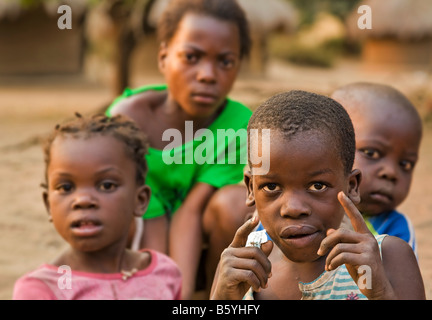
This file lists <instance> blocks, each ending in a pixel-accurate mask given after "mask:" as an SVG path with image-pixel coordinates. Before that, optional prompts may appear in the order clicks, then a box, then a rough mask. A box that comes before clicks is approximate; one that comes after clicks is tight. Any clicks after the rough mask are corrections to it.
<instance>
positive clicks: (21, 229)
mask: <svg viewBox="0 0 432 320" xmlns="http://www.w3.org/2000/svg"><path fill="white" fill-rule="evenodd" d="M360 80H362V81H373V82H382V83H387V84H390V85H393V86H395V87H396V88H398V89H400V90H401V91H402V92H404V93H405V94H407V95H408V96H409V97H414V98H415V99H417V100H416V101H418V102H419V103H420V102H421V108H420V107H419V110H420V112H421V113H422V114H425V111H426V109H427V107H425V106H427V103H426V102H425V100H424V99H427V98H428V94H425V93H428V92H432V78H431V77H430V76H429V74H427V73H425V72H422V71H416V70H404V71H403V70H399V71H388V70H381V71H376V70H375V71H371V70H369V71H368V70H366V69H364V68H363V67H362V65H361V64H360V63H359V62H357V61H352V60H342V61H340V62H339V63H338V64H337V65H336V66H335V67H334V68H332V69H316V68H308V67H298V66H293V65H288V64H284V63H281V62H277V61H273V62H271V64H270V65H269V69H268V74H267V76H266V77H261V78H258V77H244V76H243V77H241V78H240V79H239V81H238V82H237V83H236V85H235V87H234V89H233V91H232V93H231V97H233V98H235V99H238V100H240V101H243V102H244V103H246V104H248V105H249V106H251V107H252V108H253V107H255V106H257V105H258V104H259V103H260V102H262V101H263V100H265V99H266V98H268V97H269V96H271V95H272V94H275V93H277V92H280V91H285V90H290V89H304V90H310V91H314V92H318V93H323V94H329V93H330V92H331V91H332V90H333V89H334V88H336V87H337V86H339V85H343V84H346V83H349V82H352V81H360ZM161 81H162V78H160V76H159V75H154V74H152V75H147V76H143V75H140V76H135V77H134V82H133V85H143V84H149V83H155V82H161ZM111 99H112V95H111V93H110V91H109V90H108V89H107V88H106V87H105V86H103V85H98V84H94V83H90V82H89V81H87V80H85V79H83V77H81V76H68V77H58V76H57V77H53V76H45V77H42V78H41V77H33V78H31V77H30V78H29V77H27V78H25V79H22V78H0V205H1V208H2V209H1V210H2V213H1V214H0V252H1V254H0V271H1V272H0V299H10V298H11V295H12V289H13V284H14V282H15V280H16V279H17V278H18V277H19V276H21V275H22V274H24V273H25V272H27V271H30V270H32V269H34V268H36V267H37V266H39V265H40V264H41V263H43V262H48V261H50V260H52V259H53V258H54V257H55V256H56V255H57V254H58V253H59V252H60V251H61V250H62V249H63V248H64V246H65V244H64V242H63V240H62V239H61V238H60V237H59V236H58V235H57V233H56V232H55V230H54V228H53V226H52V225H51V224H50V223H49V222H48V216H47V214H46V212H45V209H44V206H43V203H42V198H41V192H42V189H41V188H40V186H39V185H40V183H41V182H42V178H43V172H44V163H43V157H42V151H41V147H40V145H39V143H38V142H39V140H40V139H41V138H43V137H44V135H46V133H47V132H49V131H50V130H51V128H52V127H53V126H54V125H55V124H56V123H58V122H60V121H62V120H63V119H65V118H66V117H70V116H71V115H72V114H73V112H75V111H79V112H81V113H84V114H86V113H92V112H94V111H96V110H98V109H99V108H101V107H103V106H104V105H106V104H107V103H109V102H110V101H111ZM425 108H426V109H425ZM430 181H432V126H431V125H428V124H427V123H425V135H424V139H423V142H422V146H421V154H420V161H419V163H418V166H417V168H416V170H415V174H414V180H413V185H412V188H411V192H410V194H409V196H408V199H407V200H406V201H405V202H404V203H403V205H402V206H401V207H400V208H399V209H400V210H401V211H402V212H405V213H406V214H407V215H408V216H409V217H410V218H411V220H412V222H413V224H414V228H415V230H416V236H417V243H418V254H419V264H420V268H421V271H422V275H423V280H424V282H425V287H426V294H427V298H428V299H430V298H432V237H430V235H431V234H432V197H431V192H430V188H429V187H430Z"/></svg>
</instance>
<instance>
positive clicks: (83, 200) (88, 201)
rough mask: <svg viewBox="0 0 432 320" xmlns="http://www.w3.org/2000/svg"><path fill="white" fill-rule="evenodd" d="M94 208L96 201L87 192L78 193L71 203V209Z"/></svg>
mask: <svg viewBox="0 0 432 320" xmlns="http://www.w3.org/2000/svg"><path fill="white" fill-rule="evenodd" d="M95 208H97V201H96V199H95V197H94V196H93V195H92V194H91V193H89V192H82V193H78V194H77V195H76V196H75V198H74V200H73V203H72V209H74V210H77V209H95Z"/></svg>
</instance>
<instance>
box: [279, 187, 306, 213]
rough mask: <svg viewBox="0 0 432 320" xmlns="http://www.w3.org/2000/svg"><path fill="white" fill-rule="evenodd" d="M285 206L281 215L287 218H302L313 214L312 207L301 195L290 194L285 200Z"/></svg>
mask: <svg viewBox="0 0 432 320" xmlns="http://www.w3.org/2000/svg"><path fill="white" fill-rule="evenodd" d="M283 200H284V201H283V204H282V207H281V209H280V214H281V216H282V217H285V218H293V219H296V218H300V217H301V216H309V215H310V214H311V210H310V207H309V206H307V205H306V203H305V201H303V199H302V196H301V195H300V194H299V193H295V192H290V193H289V194H287V195H286V196H285V197H284V199H283Z"/></svg>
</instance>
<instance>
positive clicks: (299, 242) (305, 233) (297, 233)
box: [280, 225, 319, 248]
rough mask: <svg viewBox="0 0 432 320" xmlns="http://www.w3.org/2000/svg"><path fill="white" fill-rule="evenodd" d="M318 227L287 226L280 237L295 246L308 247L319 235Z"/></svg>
mask: <svg viewBox="0 0 432 320" xmlns="http://www.w3.org/2000/svg"><path fill="white" fill-rule="evenodd" d="M318 234H319V232H318V229H317V228H316V227H314V226H311V225H290V226H288V227H285V228H284V229H283V230H282V231H281V233H280V237H281V238H282V239H283V240H284V241H285V242H286V243H288V244H290V245H291V246H294V247H298V248H301V247H306V246H308V245H310V244H311V243H312V242H313V241H314V240H315V238H316V237H317V236H318Z"/></svg>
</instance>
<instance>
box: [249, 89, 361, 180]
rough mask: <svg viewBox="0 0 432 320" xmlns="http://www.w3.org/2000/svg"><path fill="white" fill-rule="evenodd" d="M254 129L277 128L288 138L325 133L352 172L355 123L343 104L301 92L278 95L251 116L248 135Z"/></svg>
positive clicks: (348, 169)
mask: <svg viewBox="0 0 432 320" xmlns="http://www.w3.org/2000/svg"><path fill="white" fill-rule="evenodd" d="M251 129H270V130H272V129H274V130H276V131H277V132H280V133H282V134H283V135H284V136H285V137H286V138H287V139H290V138H292V137H293V136H295V135H296V134H297V133H299V132H306V131H310V130H316V131H320V132H323V133H325V134H327V135H328V136H329V138H330V139H331V140H329V143H330V141H331V143H332V145H333V146H334V147H335V148H336V150H338V152H339V155H340V158H341V161H342V164H343V167H344V170H345V173H346V174H348V173H350V172H351V170H352V167H353V164H354V157H355V135H354V128H353V124H352V122H351V119H350V117H349V115H348V113H347V112H346V110H345V109H344V108H343V107H342V105H340V104H339V103H338V102H336V101H335V100H333V99H331V98H329V97H326V96H323V95H319V94H316V93H312V92H306V91H301V90H293V91H289V92H285V93H280V94H277V95H275V96H273V97H271V98H270V99H268V100H267V101H265V102H264V103H263V104H261V105H260V106H259V107H258V108H257V109H256V110H255V112H254V113H253V114H252V117H251V118H250V120H249V124H248V135H249V134H250V130H251Z"/></svg>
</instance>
